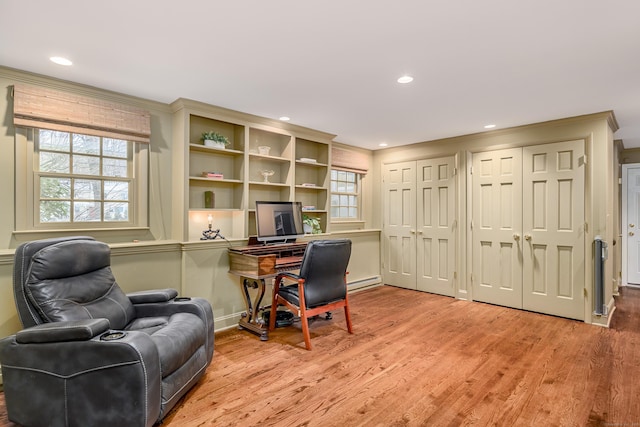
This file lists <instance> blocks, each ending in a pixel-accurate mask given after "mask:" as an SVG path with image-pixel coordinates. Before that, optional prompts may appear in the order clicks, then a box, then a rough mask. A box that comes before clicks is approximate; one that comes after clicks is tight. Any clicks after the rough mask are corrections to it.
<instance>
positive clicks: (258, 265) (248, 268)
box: [229, 242, 307, 341]
mask: <svg viewBox="0 0 640 427" xmlns="http://www.w3.org/2000/svg"><path fill="white" fill-rule="evenodd" d="M306 248H307V243H306V242H304V243H284V244H277V245H254V246H243V247H239V248H229V273H231V274H235V275H236V276H239V277H240V286H241V288H242V296H243V298H244V302H245V306H246V311H245V312H244V313H242V317H241V318H240V321H239V322H238V328H239V329H246V330H248V331H251V332H253V333H254V334H256V335H258V336H260V339H261V340H262V341H266V340H268V339H269V332H268V326H267V325H265V324H264V322H262V319H259V318H258V313H259V312H260V311H261V310H263V308H264V307H261V306H260V304H261V303H262V299H263V298H264V294H265V289H266V284H265V280H266V279H273V278H274V277H276V276H277V275H278V273H280V272H283V271H292V270H297V269H298V268H300V263H301V262H302V256H303V255H304V251H305V249H306ZM249 289H255V290H257V291H256V292H255V297H254V299H253V301H252V299H251V294H250V292H249Z"/></svg>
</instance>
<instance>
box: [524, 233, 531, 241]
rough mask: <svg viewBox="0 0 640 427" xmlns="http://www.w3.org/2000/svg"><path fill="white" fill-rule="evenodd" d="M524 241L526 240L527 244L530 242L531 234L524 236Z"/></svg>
mask: <svg viewBox="0 0 640 427" xmlns="http://www.w3.org/2000/svg"><path fill="white" fill-rule="evenodd" d="M524 240H526V241H527V242H528V241H530V240H531V234H525V235H524Z"/></svg>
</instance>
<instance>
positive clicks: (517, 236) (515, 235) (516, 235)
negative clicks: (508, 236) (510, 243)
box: [513, 233, 520, 242]
mask: <svg viewBox="0 0 640 427" xmlns="http://www.w3.org/2000/svg"><path fill="white" fill-rule="evenodd" d="M513 240H515V241H516V242H517V241H518V240H520V235H519V234H518V233H513Z"/></svg>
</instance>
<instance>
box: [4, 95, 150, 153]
mask: <svg viewBox="0 0 640 427" xmlns="http://www.w3.org/2000/svg"><path fill="white" fill-rule="evenodd" d="M13 124H14V125H15V126H26V127H33V128H41V129H50V130H57V131H63V132H76V133H83V134H87V135H96V136H102V137H107V138H117V139H126V140H128V141H137V142H146V143H149V140H150V136H151V119H150V115H149V112H148V111H146V110H143V109H141V108H135V107H131V106H128V105H124V104H119V103H117V102H110V101H103V100H99V99H95V98H88V97H84V96H79V95H74V94H71V93H66V92H59V91H56V90H51V89H46V88H41V87H34V86H27V85H15V86H14V87H13Z"/></svg>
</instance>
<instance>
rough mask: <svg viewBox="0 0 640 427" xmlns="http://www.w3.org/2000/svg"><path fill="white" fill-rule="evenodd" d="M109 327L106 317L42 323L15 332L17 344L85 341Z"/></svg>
mask: <svg viewBox="0 0 640 427" xmlns="http://www.w3.org/2000/svg"><path fill="white" fill-rule="evenodd" d="M108 329H109V320H107V319H87V320H72V321H67V322H53V323H43V324H41V325H36V326H32V327H30V328H27V329H23V330H21V331H18V333H16V342H17V343H19V344H29V343H50V342H60V341H87V340H90V339H91V338H93V337H95V336H98V335H100V334H101V333H103V332H105V331H107V330H108Z"/></svg>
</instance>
